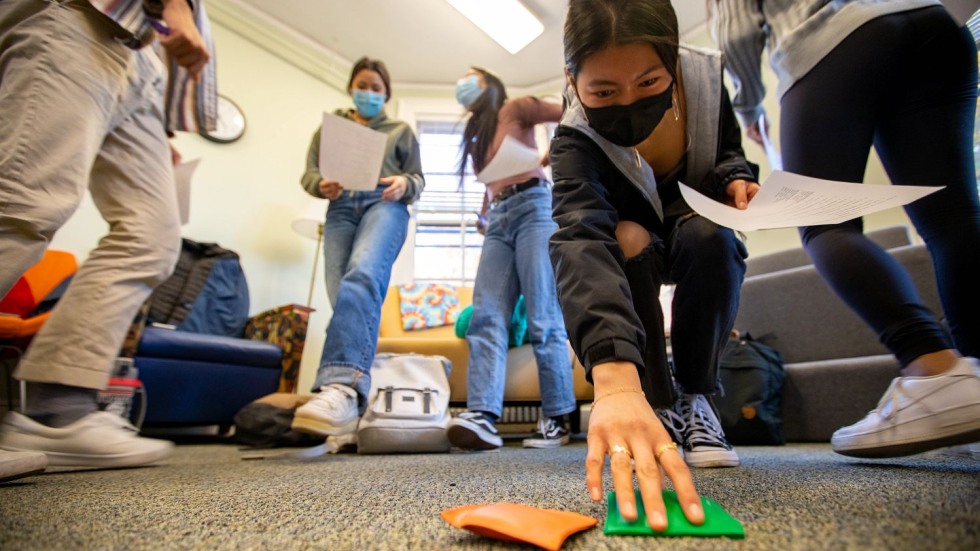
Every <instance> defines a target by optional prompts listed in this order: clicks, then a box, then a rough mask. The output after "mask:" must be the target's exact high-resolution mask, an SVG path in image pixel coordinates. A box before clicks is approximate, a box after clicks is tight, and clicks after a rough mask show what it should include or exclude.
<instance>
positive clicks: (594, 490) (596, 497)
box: [589, 488, 602, 501]
mask: <svg viewBox="0 0 980 551" xmlns="http://www.w3.org/2000/svg"><path fill="white" fill-rule="evenodd" d="M589 496H591V497H592V501H599V499H600V498H601V497H602V496H600V495H599V489H598V488H592V489H591V490H589Z"/></svg>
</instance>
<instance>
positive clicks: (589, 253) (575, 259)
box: [550, 127, 646, 381]
mask: <svg viewBox="0 0 980 551" xmlns="http://www.w3.org/2000/svg"><path fill="white" fill-rule="evenodd" d="M551 167H552V175H553V177H554V181H555V184H554V205H553V206H554V212H553V214H554V219H555V222H557V224H558V229H557V230H556V231H555V233H554V234H553V235H552V236H551V241H550V253H551V262H552V264H553V265H554V268H555V278H556V282H557V286H558V297H559V301H560V302H561V307H562V312H563V314H564V317H565V326H566V328H567V329H568V336H569V339H570V341H571V343H572V348H573V349H574V350H575V353H576V354H577V355H578V357H579V359H580V360H581V361H582V364H583V365H584V366H585V369H586V375H587V378H588V380H590V381H591V380H592V376H591V372H592V367H593V366H594V365H595V364H597V363H603V362H608V361H614V360H617V361H629V362H633V363H635V364H636V365H637V367H638V368H639V369H640V370H641V371H642V367H643V359H642V358H643V355H642V352H641V351H642V350H643V349H644V346H645V342H646V338H645V335H644V332H643V327H642V325H641V324H640V320H639V318H638V317H637V316H636V313H635V312H634V310H633V299H632V295H631V294H630V289H629V283H628V282H627V281H626V274H625V272H624V264H625V260H624V258H623V253H622V250H621V249H620V247H619V244H618V243H617V242H616V224H617V223H618V221H619V215H618V213H617V211H616V209H615V208H614V206H613V204H612V203H611V202H610V198H609V194H608V191H607V190H606V188H605V186H603V181H604V180H605V179H606V178H609V177H614V176H613V174H614V173H615V174H617V175H618V173H616V172H615V168H613V167H612V164H611V163H609V161H608V160H607V158H606V156H605V155H604V154H603V153H602V151H601V150H600V149H599V148H598V146H596V144H595V143H594V142H592V141H591V140H589V139H588V138H587V137H585V136H584V135H582V134H580V133H579V132H577V131H575V130H572V129H569V128H566V127H559V128H558V132H557V134H556V137H555V139H554V140H553V141H552V143H551ZM618 177H622V176H618Z"/></svg>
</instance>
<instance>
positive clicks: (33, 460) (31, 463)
mask: <svg viewBox="0 0 980 551" xmlns="http://www.w3.org/2000/svg"><path fill="white" fill-rule="evenodd" d="M47 466H48V456H46V455H44V454H43V453H37V452H9V451H6V450H0V482H6V481H8V480H16V479H18V478H23V477H25V476H31V475H32V474H38V473H42V472H44V469H45V468H46V467H47Z"/></svg>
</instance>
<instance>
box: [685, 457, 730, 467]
mask: <svg viewBox="0 0 980 551" xmlns="http://www.w3.org/2000/svg"><path fill="white" fill-rule="evenodd" d="M741 464H742V462H741V461H739V460H738V459H729V460H723V461H703V462H698V463H691V462H690V461H688V462H687V466H688V467H694V468H696V469H716V468H726V467H738V466H739V465H741Z"/></svg>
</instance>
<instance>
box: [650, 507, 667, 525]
mask: <svg viewBox="0 0 980 551" xmlns="http://www.w3.org/2000/svg"><path fill="white" fill-rule="evenodd" d="M666 524H667V518H666V517H664V514H663V513H661V512H660V511H657V512H655V513H653V514H652V515H650V525H651V526H656V527H657V529H658V530H662V529H663V527H664V526H665V525H666Z"/></svg>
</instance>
